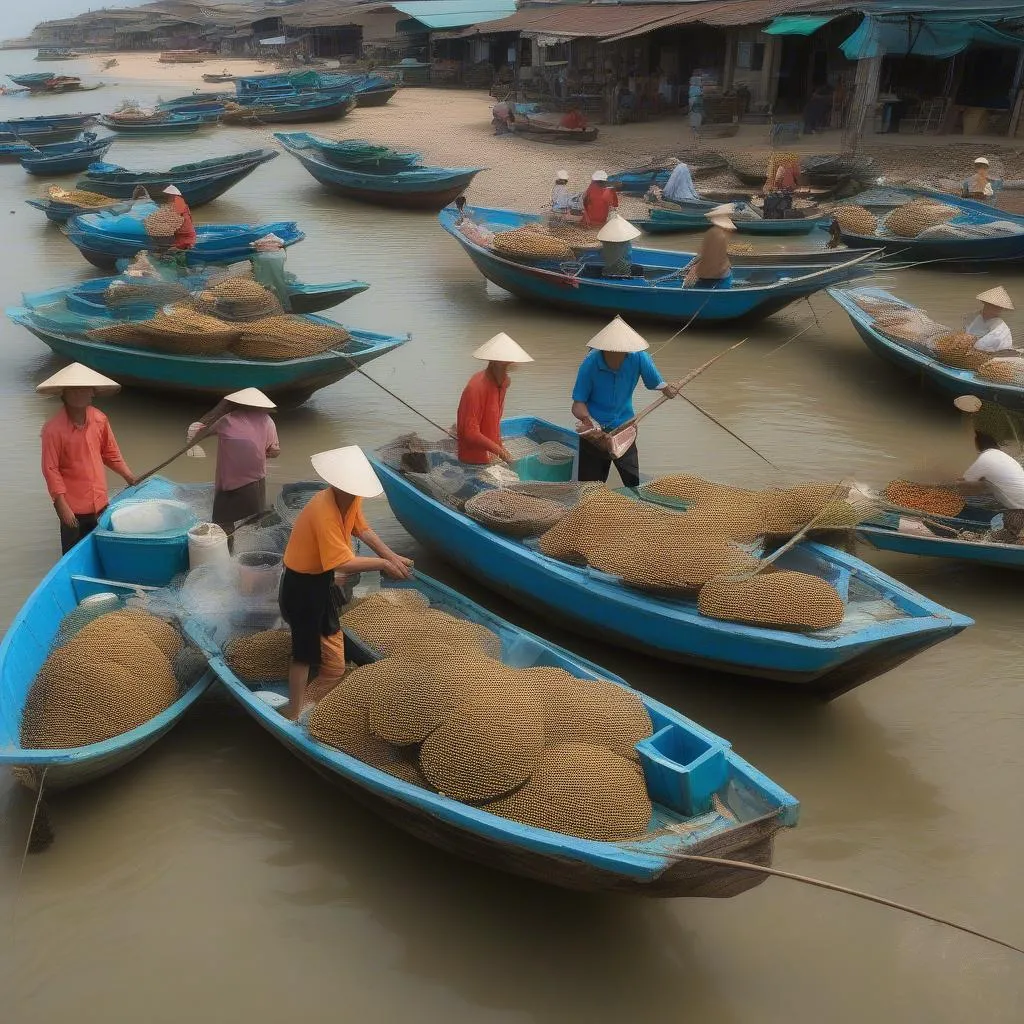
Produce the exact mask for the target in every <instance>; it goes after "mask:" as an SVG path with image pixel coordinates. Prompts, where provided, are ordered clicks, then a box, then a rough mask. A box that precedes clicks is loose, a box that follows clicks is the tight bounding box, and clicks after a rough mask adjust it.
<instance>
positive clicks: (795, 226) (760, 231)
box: [631, 210, 828, 238]
mask: <svg viewBox="0 0 1024 1024" xmlns="http://www.w3.org/2000/svg"><path fill="white" fill-rule="evenodd" d="M631 223H633V224H635V225H636V226H637V227H638V228H640V229H641V230H643V231H646V232H647V233H648V234H656V235H667V234H682V233H685V232H695V231H700V232H704V231H707V229H708V220H707V217H705V216H704V214H703V213H698V214H692V213H678V214H677V213H673V212H671V211H665V210H659V211H657V212H656V213H654V212H652V215H651V216H650V217H648V218H646V219H645V220H634V221H632V222H631ZM734 223H735V225H736V234H738V235H755V236H757V237H760V238H765V237H768V238H771V237H776V236H778V237H782V236H795V235H809V234H811V232H812V231H818V230H820V229H823V228H825V227H827V226H828V221H827V220H821V219H819V218H816V217H807V218H802V217H801V218H787V219H785V220H736V221H734Z"/></svg>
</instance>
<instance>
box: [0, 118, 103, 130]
mask: <svg viewBox="0 0 1024 1024" xmlns="http://www.w3.org/2000/svg"><path fill="white" fill-rule="evenodd" d="M98 117H99V114H95V113H89V114H37V115H35V116H33V117H9V118H7V119H5V120H3V121H0V132H14V133H16V134H17V133H22V132H33V131H43V130H45V129H47V128H50V129H61V128H75V129H78V130H79V131H81V130H82V129H83V128H88V127H89V125H91V124H93V123H94V122H95V120H96V118H98Z"/></svg>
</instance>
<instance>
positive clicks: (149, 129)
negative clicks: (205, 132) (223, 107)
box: [99, 111, 209, 136]
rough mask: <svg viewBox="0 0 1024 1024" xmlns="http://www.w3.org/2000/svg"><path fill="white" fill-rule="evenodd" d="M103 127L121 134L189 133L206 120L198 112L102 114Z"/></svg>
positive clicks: (197, 128)
mask: <svg viewBox="0 0 1024 1024" xmlns="http://www.w3.org/2000/svg"><path fill="white" fill-rule="evenodd" d="M99 121H100V124H101V125H103V127H104V128H109V129H110V130H111V131H113V132H120V134H122V135H147V136H148V135H189V134H191V133H192V132H197V131H199V129H200V128H202V127H203V125H204V124H207V123H209V122H207V121H206V120H205V119H204V118H203V117H201V116H200V115H199V114H173V113H166V112H163V111H161V112H160V113H159V114H158V115H153V116H151V117H146V118H131V119H128V118H118V117H112V116H110V115H109V114H104V115H103V116H102V117H101V118H100V119H99Z"/></svg>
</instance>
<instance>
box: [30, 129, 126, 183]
mask: <svg viewBox="0 0 1024 1024" xmlns="http://www.w3.org/2000/svg"><path fill="white" fill-rule="evenodd" d="M88 134H91V133H88ZM93 140H94V141H91V142H87V141H82V142H63V143H57V144H56V145H53V146H47V147H46V149H44V150H39V151H38V152H36V153H33V154H31V155H29V156H23V157H22V158H21V166H22V167H23V168H24V169H25V170H26V171H27V172H28V173H29V174H35V175H40V176H46V175H54V174H75V173H77V172H78V171H84V170H85V169H86V168H87V167H88V166H89V164H91V163H93V162H94V161H96V160H102V159H103V157H104V156H105V155H106V152H107V150H108V149H110V147H111V146H112V145H113V144H114V137H113V136H112V135H108V136H107V137H106V138H103V139H96V138H95V136H93Z"/></svg>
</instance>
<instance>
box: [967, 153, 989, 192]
mask: <svg viewBox="0 0 1024 1024" xmlns="http://www.w3.org/2000/svg"><path fill="white" fill-rule="evenodd" d="M963 194H964V196H965V197H966V198H969V199H976V200H978V201H980V202H983V203H986V202H990V201H991V199H992V197H993V195H995V188H994V186H993V185H992V179H991V178H990V177H989V162H988V157H985V156H979V157H977V158H976V159H975V161H974V174H972V175H971V176H970V177H969V178H968V179H967V180H966V181H965V182H964V183H963Z"/></svg>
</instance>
